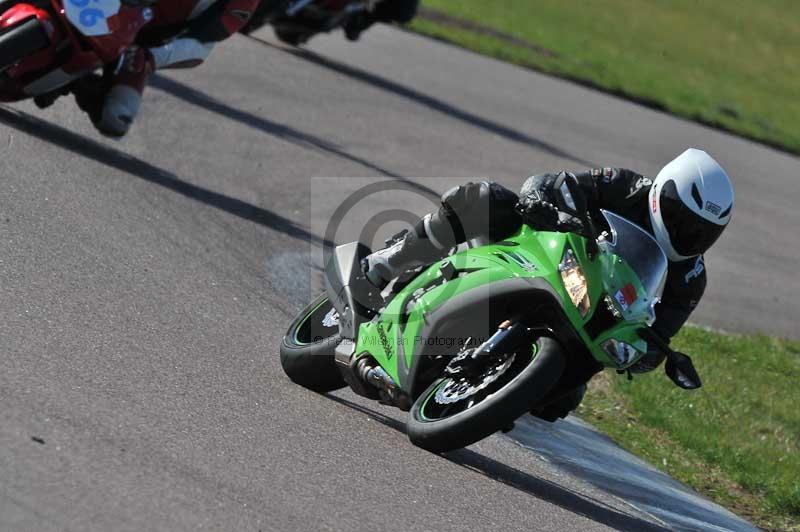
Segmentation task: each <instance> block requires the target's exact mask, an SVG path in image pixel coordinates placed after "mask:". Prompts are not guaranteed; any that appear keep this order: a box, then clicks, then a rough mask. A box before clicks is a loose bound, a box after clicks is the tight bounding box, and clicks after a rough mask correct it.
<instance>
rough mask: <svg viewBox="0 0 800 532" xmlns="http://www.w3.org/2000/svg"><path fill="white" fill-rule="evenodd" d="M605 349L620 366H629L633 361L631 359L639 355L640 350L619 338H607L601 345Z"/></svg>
mask: <svg viewBox="0 0 800 532" xmlns="http://www.w3.org/2000/svg"><path fill="white" fill-rule="evenodd" d="M601 347H602V348H603V351H605V352H606V354H608V356H610V357H611V360H613V361H614V362H616V363H617V365H618V366H627V365H628V364H630V363H631V361H632V360H633V359H634V358H636V357H637V356H638V355H639V351H637V350H636V348H635V347H633V346H632V345H630V344H626V343H625V342H620V341H619V340H615V339H613V338H612V339H611V340H606V341H605V342H603V344H602V345H601Z"/></svg>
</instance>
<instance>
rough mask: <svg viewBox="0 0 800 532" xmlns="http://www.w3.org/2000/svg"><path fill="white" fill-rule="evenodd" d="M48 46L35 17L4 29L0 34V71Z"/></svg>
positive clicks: (44, 34) (47, 41)
mask: <svg viewBox="0 0 800 532" xmlns="http://www.w3.org/2000/svg"><path fill="white" fill-rule="evenodd" d="M48 46H50V39H48V38H47V34H46V33H45V32H44V28H42V25H41V24H39V21H38V20H37V19H35V18H32V19H30V20H27V21H25V22H23V23H22V24H20V25H19V26H14V27H12V28H10V29H8V30H5V33H3V34H0V72H2V71H3V70H5V69H7V68H8V67H10V66H13V65H15V64H16V63H18V62H20V61H21V60H23V59H25V58H26V57H28V56H29V55H31V54H33V53H34V52H38V51H39V50H43V49H44V48H47V47H48Z"/></svg>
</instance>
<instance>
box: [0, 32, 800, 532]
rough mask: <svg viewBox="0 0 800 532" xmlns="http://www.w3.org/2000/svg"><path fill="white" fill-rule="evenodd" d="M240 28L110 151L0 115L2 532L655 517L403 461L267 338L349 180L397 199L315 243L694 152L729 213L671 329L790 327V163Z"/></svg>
mask: <svg viewBox="0 0 800 532" xmlns="http://www.w3.org/2000/svg"><path fill="white" fill-rule="evenodd" d="M262 37H263V40H264V41H265V42H260V41H259V40H256V39H251V38H244V37H236V38H234V39H232V40H231V41H229V42H227V43H225V44H224V45H222V46H220V47H219V48H218V50H217V51H216V53H215V55H214V57H213V58H212V60H211V61H209V63H207V64H206V65H205V67H204V68H201V69H196V70H193V71H179V72H175V73H169V74H168V75H163V76H159V77H157V78H156V79H155V80H154V81H153V87H152V89H151V90H150V91H149V92H148V94H147V97H146V98H147V99H146V102H145V107H144V110H143V114H142V116H141V118H140V121H139V122H138V124H137V125H136V126H135V129H134V130H133V131H132V133H131V134H130V136H129V137H128V138H127V139H126V140H125V141H123V142H114V141H109V140H106V139H103V138H102V137H100V136H98V135H97V134H95V133H94V131H93V129H92V127H91V125H90V124H89V123H88V121H87V119H86V118H85V117H84V116H82V115H81V114H80V113H79V112H78V111H77V110H76V108H75V107H74V106H73V104H72V102H71V101H69V100H67V99H64V100H63V101H60V102H58V103H57V104H56V105H55V106H54V107H53V108H51V109H49V110H47V111H39V110H37V109H35V107H34V106H33V105H32V104H28V103H26V104H17V105H13V106H3V107H0V180H2V181H0V183H2V186H0V529H2V530H64V529H68V530H137V531H138V530H155V529H159V530H197V529H201V528H204V529H221V530H263V531H267V530H270V531H271V530H275V531H286V530H335V531H341V530H397V531H401V530H403V531H405V530H437V531H442V532H443V531H447V530H454V531H455V530H458V531H463V530H492V529H496V530H553V531H563V530H606V529H624V530H637V531H638V530H664V529H665V528H664V527H665V525H664V523H663V522H659V521H658V520H656V519H655V518H653V517H652V516H651V515H649V514H648V513H646V512H642V511H638V510H636V509H635V508H633V507H631V506H629V505H627V504H625V503H624V502H623V501H622V500H621V499H619V498H617V497H615V496H612V495H609V494H608V493H606V492H604V491H603V490H600V489H598V488H597V487H596V486H593V485H591V484H590V483H588V482H585V481H583V480H582V479H581V478H579V476H577V475H571V474H568V473H567V472H566V471H565V470H564V469H561V468H559V467H557V466H555V465H552V464H551V463H549V462H547V461H545V460H541V459H538V458H536V456H535V455H534V454H533V453H531V452H530V451H529V450H527V449H525V448H524V447H521V446H520V445H518V444H516V443H514V442H513V441H512V440H511V439H509V438H505V437H500V436H494V437H492V438H489V439H487V440H485V441H484V442H481V443H480V444H478V445H475V446H473V447H470V448H469V449H466V450H462V451H459V452H456V453H452V454H451V455H450V456H448V457H447V458H443V457H439V456H435V455H432V454H428V453H425V452H423V451H421V450H419V449H416V448H414V447H413V446H411V445H410V444H409V443H408V440H407V438H406V436H405V434H404V433H403V424H402V421H403V419H404V415H403V414H401V413H399V412H396V411H395V410H393V409H389V408H385V407H381V406H379V405H374V404H371V403H367V402H363V401H360V400H358V399H357V398H356V397H355V396H354V395H353V394H351V393H349V392H337V393H336V394H335V395H334V396H330V397H326V396H319V395H315V394H312V393H310V392H307V391H305V390H303V389H301V388H299V387H296V386H294V385H291V384H290V383H289V382H288V380H287V379H286V378H285V377H284V376H283V374H282V372H281V369H280V366H279V362H278V357H277V350H278V345H279V342H280V339H281V336H282V334H283V332H284V330H285V328H286V326H287V325H288V323H289V321H290V320H291V318H292V317H293V313H294V312H296V311H297V310H298V309H299V308H300V306H302V304H303V302H304V301H306V300H307V299H308V298H309V297H310V294H312V293H313V292H315V291H316V290H317V289H318V286H317V284H318V275H317V272H318V268H319V262H320V253H319V250H320V249H321V244H322V242H323V241H324V240H325V239H326V230H327V229H330V228H329V227H328V225H327V223H328V222H327V220H328V219H329V218H330V216H331V215H332V214H333V213H334V211H336V209H337V207H338V206H339V205H340V204H341V203H342V202H343V201H344V200H345V199H347V198H349V197H352V194H353V193H354V192H357V191H358V190H360V188H359V187H362V186H363V185H364V184H367V183H370V182H375V181H386V180H390V181H389V183H401V184H402V186H400V185H398V186H397V189H396V190H395V187H394V185H387V186H385V187H384V188H387V187H388V188H389V189H391V190H388V191H385V192H384V193H383V194H377V195H375V197H372V198H366V199H364V201H361V202H359V203H358V204H357V205H356V207H355V208H354V209H352V210H351V211H350V212H349V213H348V214H347V216H346V217H345V218H344V219H343V220H342V221H341V223H340V224H338V223H337V226H336V227H334V228H333V229H336V231H334V233H335V240H336V241H339V242H341V241H343V240H345V239H354V238H357V237H358V235H359V231H360V230H361V227H362V226H363V225H364V222H365V220H367V219H369V218H370V217H371V216H373V215H374V214H375V213H378V212H382V211H385V210H387V209H392V208H394V207H402V209H405V210H407V211H413V212H416V213H422V212H425V211H426V210H429V209H430V208H431V205H432V204H433V199H432V198H433V197H434V194H433V193H438V192H441V191H443V190H444V189H445V187H446V186H449V185H451V184H454V183H457V182H459V181H463V180H465V179H466V178H473V179H474V178H475V177H483V176H486V177H490V178H492V179H496V180H498V181H500V182H502V183H504V184H507V185H509V186H514V187H518V186H519V184H520V183H521V180H522V179H523V178H524V177H525V176H527V175H529V174H532V173H535V172H537V171H542V170H552V169H561V168H570V169H580V168H583V167H585V166H587V165H589V164H598V165H621V166H629V167H632V168H636V169H639V170H641V171H644V172H649V173H654V172H656V171H657V170H658V168H659V167H660V165H662V164H663V163H665V162H666V161H668V160H669V159H671V158H672V157H673V156H674V155H676V154H678V153H679V152H681V151H682V150H683V149H684V148H685V147H687V146H691V145H698V146H703V147H705V148H706V149H707V150H708V151H709V152H710V153H712V154H713V155H714V156H715V157H716V158H717V159H718V160H719V161H721V162H722V163H723V165H725V166H726V167H727V169H728V170H729V172H730V174H731V176H732V178H733V180H734V182H735V186H736V190H737V194H738V197H737V200H738V203H737V206H736V209H735V213H734V218H733V222H732V226H731V228H730V229H729V230H728V232H727V233H726V235H725V236H724V237H723V239H722V240H721V241H720V243H719V245H717V246H716V248H715V249H714V250H713V252H712V253H710V254H709V256H708V257H707V266H708V270H709V274H710V284H709V288H708V291H707V295H706V297H705V298H704V300H703V302H702V304H701V305H700V307H699V309H698V311H697V313H696V317H695V318H694V321H696V322H698V323H702V324H706V325H709V326H713V327H720V328H723V329H727V330H732V331H766V332H769V333H774V334H779V335H783V336H787V337H792V338H800V333H798V330H797V327H796V323H797V318H798V316H800V297H798V296H800V283H798V281H797V279H796V278H795V270H796V268H797V265H796V261H795V260H794V259H795V257H796V255H797V249H798V247H800V236H799V235H798V231H797V229H798V228H800V214H798V210H797V209H796V208H795V205H794V204H795V202H796V201H797V198H798V197H800V181H798V174H800V160H798V159H797V158H795V157H791V156H788V155H785V154H782V153H779V152H777V151H775V150H772V149H768V148H764V147H762V146H759V145H756V144H753V143H750V142H747V141H744V140H741V139H737V138H735V137H732V136H729V135H726V134H722V133H719V132H716V131H713V130H710V129H708V128H704V127H700V126H697V125H695V124H692V123H688V122H685V121H682V120H678V119H675V118H672V117H669V116H666V115H664V114H660V113H657V112H654V111H651V110H648V109H644V108H641V107H638V106H636V105H632V104H630V103H627V102H624V101H620V100H616V99H613V98H610V97H607V96H605V95H602V94H599V93H595V92H593V91H589V90H586V89H583V88H580V87H577V86H574V85H570V84H568V83H565V82H562V81H558V80H554V79H551V78H547V77H543V76H540V75H537V74H535V73H532V72H529V71H525V70H520V69H517V68H515V67H512V66H509V65H505V64H502V63H498V62H495V61H492V60H488V59H485V58H482V57H479V56H476V55H473V54H471V53H468V52H464V51H461V50H458V49H455V48H452V47H449V46H445V45H442V44H438V43H436V42H433V41H430V40H426V39H423V38H419V37H416V36H413V35H410V34H407V33H404V32H401V31H397V30H391V29H387V28H377V29H375V30H374V31H371V32H369V33H368V34H367V35H366V36H365V38H364V39H363V40H362V41H361V42H359V43H358V44H357V45H353V44H350V43H347V42H346V41H345V40H344V39H343V38H342V37H341V36H340V35H336V36H333V37H326V38H320V39H317V40H315V41H313V43H312V46H311V47H310V51H305V52H296V51H291V50H286V49H283V48H281V47H280V46H277V45H276V44H275V43H274V41H273V40H272V38H271V37H270V36H269V33H268V32H266V33H263V34H262ZM330 176H333V177H343V176H347V177H349V178H351V179H317V178H324V177H330ZM402 176H405V177H402ZM414 176H448V177H450V178H452V179H422V178H419V179H418V178H415V177H414ZM356 178H368V179H356ZM409 178H410V179H409ZM373 222H375V223H378V222H380V220H379V219H378V220H375V219H373ZM659 523H661V524H659ZM666 526H667V527H668V525H666Z"/></svg>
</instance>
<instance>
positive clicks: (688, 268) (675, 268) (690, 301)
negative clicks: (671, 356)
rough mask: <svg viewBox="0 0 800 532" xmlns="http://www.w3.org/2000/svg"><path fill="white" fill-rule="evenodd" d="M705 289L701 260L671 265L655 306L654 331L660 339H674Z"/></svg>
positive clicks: (703, 269)
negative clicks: (662, 291)
mask: <svg viewBox="0 0 800 532" xmlns="http://www.w3.org/2000/svg"><path fill="white" fill-rule="evenodd" d="M705 289H706V268H705V261H704V260H703V257H702V256H699V257H696V258H693V259H689V260H687V261H683V262H676V263H671V264H670V266H669V273H668V274H667V282H666V285H665V286H664V293H663V295H662V296H661V302H660V303H659V304H658V305H656V321H655V323H653V330H655V331H656V332H657V333H658V334H659V335H660V336H661V337H662V338H664V339H665V340H669V339H670V338H672V337H673V336H675V335H676V334H677V333H678V331H679V330H680V328H681V327H683V324H684V323H686V321H687V320H688V319H689V315H690V314H691V313H692V312H693V311H694V309H695V307H696V306H697V304H698V303H699V302H700V298H701V297H703V292H705Z"/></svg>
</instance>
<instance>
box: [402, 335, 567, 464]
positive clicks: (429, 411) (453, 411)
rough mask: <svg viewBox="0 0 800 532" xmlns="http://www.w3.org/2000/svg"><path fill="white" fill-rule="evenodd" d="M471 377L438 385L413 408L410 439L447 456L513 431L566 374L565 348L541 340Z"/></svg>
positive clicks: (446, 379) (494, 361) (444, 380)
mask: <svg viewBox="0 0 800 532" xmlns="http://www.w3.org/2000/svg"><path fill="white" fill-rule="evenodd" d="M476 363H479V364H480V363H483V364H484V365H485V367H482V368H481V369H480V370H478V371H473V372H471V373H470V374H469V375H468V376H462V377H459V376H458V375H456V376H446V377H443V378H440V379H437V380H436V381H434V382H433V383H432V384H431V385H430V386H429V387H428V389H427V390H425V391H424V392H423V393H422V394H421V395H420V396H419V397H418V398H417V400H416V401H415V402H414V405H413V406H412V407H411V412H410V415H409V418H408V424H407V430H408V437H409V439H410V440H411V442H412V443H413V444H414V445H417V446H419V447H422V448H424V449H427V450H429V451H431V452H435V453H442V452H446V451H452V450H455V449H460V448H462V447H466V446H467V445H471V444H473V443H475V442H477V441H479V440H482V439H483V438H485V437H487V436H489V435H491V434H494V433H495V432H497V431H498V430H502V429H504V428H506V427H509V426H511V425H512V424H513V423H514V421H515V420H516V419H517V418H519V417H520V416H522V415H523V414H525V413H526V412H528V411H529V410H530V409H531V407H532V406H533V405H535V404H536V403H537V402H538V401H540V400H541V399H542V398H544V396H545V395H546V394H547V392H549V391H550V389H551V388H552V387H553V386H554V385H555V384H556V382H557V381H558V379H559V378H560V377H561V374H562V372H563V371H564V364H565V362H564V355H563V353H562V352H561V346H560V345H559V344H558V342H556V341H555V340H553V339H552V338H546V337H541V338H539V339H538V340H537V341H536V342H535V344H534V347H533V349H532V352H525V350H520V352H517V353H511V354H508V355H507V356H506V357H499V358H497V357H494V358H492V359H490V360H489V361H488V362H485V363H484V362H481V361H480V359H479V360H478V361H477V362H476Z"/></svg>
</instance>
